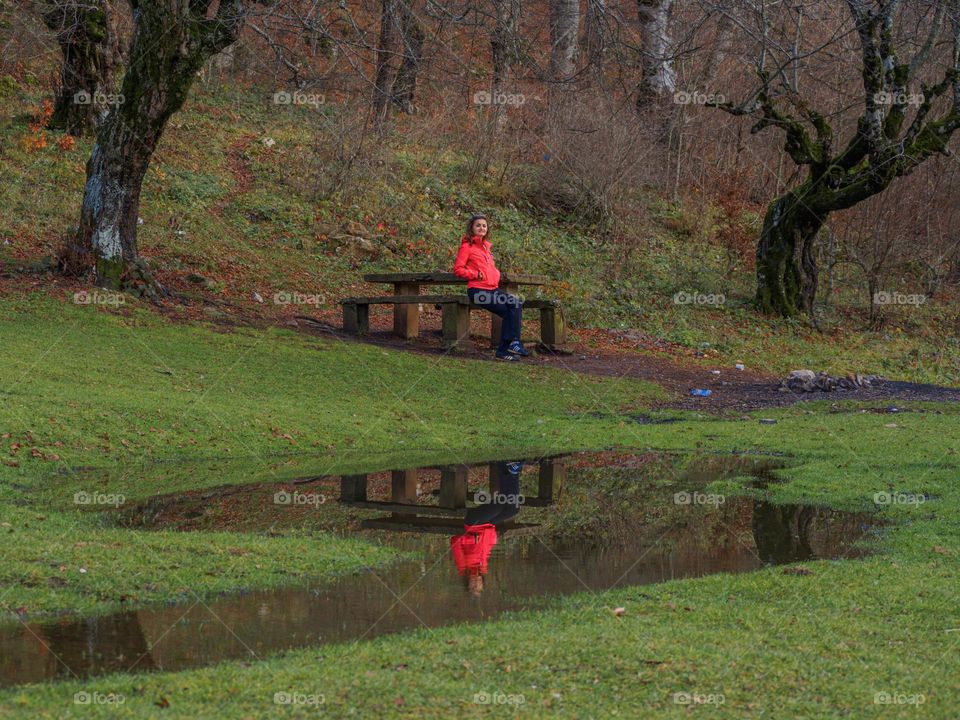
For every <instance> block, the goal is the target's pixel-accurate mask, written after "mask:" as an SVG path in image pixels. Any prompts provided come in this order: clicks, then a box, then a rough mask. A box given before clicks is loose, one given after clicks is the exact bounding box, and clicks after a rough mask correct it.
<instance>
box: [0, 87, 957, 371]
mask: <svg viewBox="0 0 960 720" xmlns="http://www.w3.org/2000/svg"><path fill="white" fill-rule="evenodd" d="M6 94H7V95H8V96H9V99H10V101H9V102H7V103H5V104H4V107H2V108H0V137H2V139H3V140H5V142H4V143H3V144H2V145H0V156H2V158H3V162H2V163H0V204H2V206H3V207H4V208H6V209H8V212H6V213H4V215H3V216H2V217H0V238H2V239H7V240H10V241H11V242H12V245H11V246H9V247H7V246H3V245H2V244H0V263H3V262H4V261H5V260H8V259H9V260H10V261H16V262H18V263H29V262H36V261H38V260H40V259H41V258H42V257H44V256H51V255H53V254H54V253H55V252H56V250H57V248H58V246H59V244H60V243H61V240H62V238H63V236H64V234H65V233H66V232H67V231H68V229H69V228H70V227H71V226H73V225H75V224H76V222H77V218H78V213H79V211H78V208H79V203H80V198H81V193H82V188H83V179H84V175H83V166H84V163H85V161H86V158H87V157H88V155H89V152H90V149H91V142H90V140H89V139H86V140H80V141H78V142H77V145H76V147H75V148H74V149H72V150H62V149H60V148H59V147H58V146H57V144H56V142H55V141H56V140H58V139H60V136H59V135H57V134H56V133H49V137H50V142H49V144H48V147H47V148H46V149H44V150H40V151H28V150H26V149H24V147H23V146H22V145H21V140H22V139H23V138H24V137H25V136H26V135H27V134H28V133H29V130H28V127H27V111H28V110H29V108H30V107H31V106H35V105H37V104H38V103H39V101H40V99H41V97H42V96H41V95H39V94H38V92H37V89H36V87H34V86H30V87H19V86H17V85H16V84H15V83H14V84H13V86H12V87H11V88H8V89H7V91H6ZM268 100H269V99H268V98H266V97H265V96H264V95H263V94H262V93H257V92H253V91H250V90H246V89H242V88H234V87H230V86H223V87H220V88H217V89H206V90H204V89H202V88H200V87H199V86H198V87H197V88H195V89H194V93H193V95H192V97H191V100H190V102H188V104H187V106H186V107H185V108H184V110H183V111H181V112H180V113H178V114H177V115H176V116H175V117H174V118H173V120H172V121H171V124H170V127H169V128H168V130H167V132H166V133H165V134H164V137H163V140H162V142H161V145H160V148H159V150H158V152H157V154H156V157H155V159H154V162H153V163H152V164H151V169H150V171H149V173H148V176H147V179H146V182H145V186H144V192H143V204H142V207H141V212H140V215H141V217H142V218H143V220H144V223H143V225H142V226H140V227H139V230H138V232H139V244H140V249H141V251H142V252H143V254H144V255H145V256H147V257H149V258H151V259H152V261H153V262H154V264H155V266H156V268H157V269H158V276H159V277H160V278H161V279H162V280H163V281H164V282H168V283H171V284H173V285H174V286H179V287H184V286H186V288H187V289H188V290H189V291H190V292H191V293H194V294H199V295H201V296H202V297H205V298H206V299H213V298H215V299H227V300H230V301H231V302H235V303H239V304H240V305H243V306H246V308H247V309H248V310H250V311H253V310H256V311H257V312H259V313H261V314H263V315H266V316H268V317H272V316H273V315H276V314H282V313H283V312H284V311H285V310H284V308H282V307H281V308H277V307H274V306H272V305H271V304H270V303H269V302H268V303H266V304H264V305H257V304H255V303H254V302H253V300H251V297H252V294H253V292H259V293H260V295H261V296H263V297H264V298H271V297H272V296H273V294H274V293H276V292H281V291H287V292H294V291H295V292H301V293H307V294H318V295H322V296H323V297H324V298H325V300H324V303H323V304H322V305H321V306H320V308H319V309H320V310H321V311H323V312H327V313H329V315H328V319H330V320H334V319H335V318H336V310H337V305H336V300H337V299H339V298H341V297H345V296H348V295H355V294H369V293H371V292H377V291H379V290H382V288H379V287H378V288H375V287H372V286H369V285H367V284H365V283H364V282H363V281H362V277H361V276H362V274H364V273H367V272H374V271H404V270H406V271H412V270H447V269H449V267H450V265H451V262H452V254H453V252H454V250H455V248H456V244H457V241H458V239H459V237H460V235H461V233H462V227H461V226H462V224H463V222H464V220H465V218H466V217H467V216H468V215H469V213H470V212H472V211H474V210H476V209H482V210H485V211H487V212H488V213H489V214H490V215H491V218H492V221H493V227H494V232H495V240H496V245H495V249H496V253H497V256H498V258H499V262H500V264H501V266H502V267H504V268H507V269H510V270H513V271H523V272H531V273H544V274H547V275H549V276H551V277H552V278H554V279H556V280H557V281H558V282H557V284H556V285H554V286H551V287H549V288H547V289H545V292H546V293H547V294H549V295H550V296H552V297H558V298H560V299H561V300H562V301H563V302H564V306H565V312H566V314H567V318H568V320H569V321H570V323H571V325H572V326H573V328H574V337H576V336H577V333H576V328H608V329H621V328H623V329H626V328H633V329H638V330H641V331H643V332H644V333H646V334H647V335H649V336H650V337H651V338H653V339H655V340H658V341H660V342H661V343H665V344H666V347H668V348H669V352H671V353H672V354H675V355H676V354H679V355H685V356H688V357H691V358H692V356H693V355H694V353H695V352H697V351H704V350H705V351H706V355H707V359H706V360H704V361H703V362H705V363H710V364H717V363H720V364H725V365H732V364H733V363H735V362H743V363H745V364H746V365H748V366H749V367H750V368H752V369H758V370H767V371H769V372H776V373H782V372H785V371H787V370H790V369H794V368H797V367H809V368H812V369H815V370H828V371H831V372H833V373H841V374H842V373H846V372H850V371H859V372H861V373H864V374H867V373H879V374H885V375H888V376H891V377H895V378H897V379H909V380H917V381H929V382H939V383H947V384H951V383H952V384H956V383H958V382H960V343H958V341H957V338H956V332H955V329H956V324H957V321H958V317H960V302H958V300H957V297H956V293H955V292H953V291H951V290H949V289H948V290H947V291H945V292H944V293H942V294H941V295H938V296H937V297H936V298H934V299H932V300H930V301H928V302H927V303H926V304H925V305H923V306H921V307H918V308H917V307H904V308H889V309H888V312H887V320H886V324H885V326H884V327H883V329H881V330H878V331H868V330H865V327H866V325H867V318H866V315H865V310H866V305H865V294H864V290H863V287H862V283H861V282H860V279H859V278H857V277H854V276H849V275H848V276H844V275H842V274H841V275H838V276H837V277H836V285H837V292H836V294H835V295H834V296H833V297H832V298H831V300H830V305H829V306H825V307H824V308H823V309H822V313H821V317H820V321H819V322H820V326H821V327H822V328H823V332H818V331H815V330H813V329H812V328H810V327H809V325H808V324H806V323H796V322H784V321H779V320H772V319H770V318H766V317H762V316H759V315H757V314H756V313H754V312H753V311H752V310H751V309H750V308H749V305H748V303H749V300H750V298H751V296H752V293H753V289H754V280H753V277H752V275H751V272H750V271H749V269H747V268H746V267H745V265H744V264H743V263H742V262H740V263H733V264H731V263H730V261H729V260H728V257H727V255H726V253H725V251H724V250H723V249H722V247H721V245H720V243H719V240H718V226H717V217H716V212H713V211H712V210H711V208H710V206H709V203H706V202H702V201H695V200H692V199H688V200H687V201H685V202H665V201H664V200H662V199H659V198H657V197H655V196H653V195H651V194H649V193H647V192H646V191H643V192H641V191H639V190H638V191H637V193H636V196H637V202H638V203H639V204H640V205H641V206H642V207H638V208H637V210H638V211H642V213H643V218H644V220H643V222H642V223H639V224H638V225H637V226H636V229H635V231H633V232H631V233H628V236H627V237H625V238H624V239H623V240H622V242H620V243H612V242H603V241H602V240H601V239H600V237H599V235H598V233H597V231H596V229H595V228H593V227H590V226H584V225H582V224H579V223H577V222H575V221H573V220H571V219H570V218H566V217H563V216H557V215H551V214H548V213H545V212H543V211H542V210H540V209H538V208H537V207H536V206H534V205H532V204H531V202H530V201H529V196H530V192H529V187H528V185H529V180H528V179H527V178H528V176H529V175H530V172H527V171H523V172H520V170H522V168H521V169H519V170H518V172H517V173H516V177H515V178H514V179H512V180H510V181H508V182H507V183H505V184H503V183H501V182H500V181H499V177H498V174H497V173H492V174H491V175H489V176H482V177H480V178H478V179H477V180H476V181H475V182H473V183H471V184H467V183H465V181H464V178H465V177H466V175H467V169H468V168H469V166H470V164H471V161H470V159H469V158H468V157H466V156H464V155H463V154H462V153H457V152H452V151H450V150H447V149H441V148H440V147H439V144H438V147H433V146H430V145H422V144H421V145H416V146H414V145H412V144H411V143H410V142H409V141H408V140H407V139H406V137H405V136H404V134H403V133H398V134H397V135H394V136H390V137H388V138H386V139H385V140H384V145H383V147H380V148H377V149H376V150H375V151H374V154H375V159H376V161H375V162H374V161H373V160H371V167H372V168H373V169H372V170H370V171H367V172H362V173H360V174H359V175H358V176H357V177H355V178H354V180H353V182H352V183H351V184H350V185H349V186H348V187H346V188H344V189H343V190H342V191H341V192H339V193H333V194H324V193H322V192H318V188H319V187H321V186H322V185H323V184H324V182H325V180H326V179H327V176H326V175H325V173H327V172H329V171H330V168H333V167H334V166H335V164H336V159H335V158H334V157H333V156H332V155H330V151H329V149H324V148H325V147H326V146H324V145H322V144H321V145H320V148H321V149H320V150H319V151H318V150H317V147H318V145H317V137H316V135H315V131H316V132H319V133H321V135H322V133H323V132H324V129H323V127H324V126H322V125H317V123H316V118H315V114H312V113H311V112H310V111H308V110H305V109H303V108H297V107H294V106H290V107H284V108H278V107H276V106H272V105H270V103H269V101H268ZM328 110H329V111H330V112H338V111H337V110H335V109H333V108H329V109H328ZM266 139H272V140H274V142H275V144H274V145H272V146H268V145H267V144H265V143H264V142H263V141H264V140H266ZM421 142H422V141H421ZM329 145H330V147H333V146H334V145H335V143H334V142H333V141H331V142H330V144H329ZM235 169H242V170H243V171H244V172H247V173H249V179H250V183H249V184H248V186H247V187H246V189H245V190H243V191H241V189H240V188H239V187H238V186H237V178H236V177H235V175H234V172H233V171H234V170H235ZM511 177H512V176H511ZM39 186H42V187H44V192H42V193H37V192H34V191H33V189H34V188H36V187H39ZM348 221H352V222H353V223H359V225H361V226H362V228H363V234H364V235H365V236H367V237H369V238H371V239H372V240H373V242H374V244H375V245H376V246H377V247H378V248H380V251H381V254H380V256H379V257H376V258H372V259H371V258H354V257H351V256H349V255H347V254H344V253H340V252H338V250H337V249H338V245H340V242H339V241H337V240H336V239H334V236H336V235H337V234H338V233H341V232H343V229H344V225H345V223H347V222H348ZM744 222H745V223H746V224H747V225H751V223H753V225H755V224H756V218H753V219H752V220H751V219H749V218H747V219H745V221H744ZM754 229H755V228H754ZM191 273H194V274H200V275H203V276H204V277H206V278H208V279H209V280H210V287H209V289H206V290H202V291H201V290H198V289H197V287H196V286H190V285H189V284H186V283H185V281H184V277H185V276H186V275H188V274H191ZM889 284H890V288H889V289H894V290H898V291H902V292H919V289H918V288H917V287H913V286H911V284H910V282H909V280H901V279H891V280H890V283H889ZM680 291H683V292H688V293H714V294H722V295H724V297H725V302H724V304H722V305H721V306H719V307H712V306H703V305H683V304H679V305H678V304H676V303H675V302H674V300H673V298H674V296H675V295H676V293H677V292H680ZM286 310H287V311H293V310H294V308H286ZM311 310H313V308H311Z"/></svg>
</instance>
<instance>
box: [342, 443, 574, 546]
mask: <svg viewBox="0 0 960 720" xmlns="http://www.w3.org/2000/svg"><path fill="white" fill-rule="evenodd" d="M525 464H526V465H532V464H536V465H537V466H538V469H537V495H536V496H535V497H524V499H523V504H524V505H526V506H530V507H546V506H548V505H552V504H553V503H554V502H555V500H556V498H557V497H559V494H560V491H561V488H562V485H563V479H564V477H565V475H566V464H565V462H564V456H553V457H544V458H539V459H536V460H531V461H526V462H525ZM484 466H486V467H487V483H488V487H489V492H490V495H495V494H496V493H499V492H500V491H501V487H500V483H501V480H500V472H499V470H498V462H496V461H494V462H488V463H476V464H472V465H468V464H460V465H441V466H433V467H423V468H404V469H401V470H393V471H391V482H390V499H389V500H371V499H370V498H368V496H367V481H368V476H367V475H366V474H359V475H343V476H342V477H341V478H340V502H341V503H343V504H345V505H348V506H350V507H357V508H363V509H367V510H382V511H385V512H389V513H390V515H389V516H384V517H379V518H372V519H370V520H365V521H363V523H362V525H363V527H369V528H378V529H391V530H401V531H415V532H438V533H439V532H446V533H449V531H450V529H451V528H458V527H462V526H463V516H464V511H465V510H466V509H467V507H468V500H467V495H468V491H469V479H470V470H471V469H472V468H477V467H484ZM425 470H439V471H440V494H439V498H438V501H437V504H436V505H428V504H424V503H421V502H419V498H418V496H417V483H418V482H419V479H420V472H421V471H425ZM533 527H536V526H535V525H526V524H524V523H510V524H505V525H504V530H505V531H506V530H520V529H524V528H533Z"/></svg>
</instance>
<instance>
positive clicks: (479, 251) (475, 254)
mask: <svg viewBox="0 0 960 720" xmlns="http://www.w3.org/2000/svg"><path fill="white" fill-rule="evenodd" d="M453 272H454V274H455V275H456V276H457V277H462V278H465V279H466V280H467V287H468V288H478V289H480V290H496V289H497V288H498V287H500V271H499V270H497V264H496V263H495V262H494V261H493V255H491V254H490V243H489V242H488V241H486V240H484V239H483V238H482V237H480V236H479V235H474V236H473V237H472V238H468V237H467V236H466V235H464V236H463V239H462V240H461V241H460V251H459V252H458V253H457V259H456V260H454V262H453ZM481 272H482V273H483V280H478V279H477V275H479V274H480V273H481Z"/></svg>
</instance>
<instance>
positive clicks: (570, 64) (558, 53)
mask: <svg viewBox="0 0 960 720" xmlns="http://www.w3.org/2000/svg"><path fill="white" fill-rule="evenodd" d="M579 31H580V2H579V0H550V70H549V78H550V82H551V83H553V84H554V86H556V85H557V84H560V83H566V82H568V81H569V80H570V79H571V78H572V77H573V75H574V73H575V71H576V64H575V63H576V58H577V46H578V35H579Z"/></svg>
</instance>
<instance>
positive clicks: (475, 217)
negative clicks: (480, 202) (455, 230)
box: [467, 213, 490, 240]
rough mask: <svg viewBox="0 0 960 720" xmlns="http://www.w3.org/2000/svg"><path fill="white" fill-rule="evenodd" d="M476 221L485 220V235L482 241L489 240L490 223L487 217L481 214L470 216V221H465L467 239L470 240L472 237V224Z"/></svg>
mask: <svg viewBox="0 0 960 720" xmlns="http://www.w3.org/2000/svg"><path fill="white" fill-rule="evenodd" d="M477 220H486V221H487V234H486V235H485V236H484V238H483V239H484V240H489V239H490V221H489V220H488V219H487V216H486V215H484V214H483V213H477V214H476V215H471V216H470V219H469V220H467V237H468V238H472V237H473V224H474V223H475V222H476V221H477Z"/></svg>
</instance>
